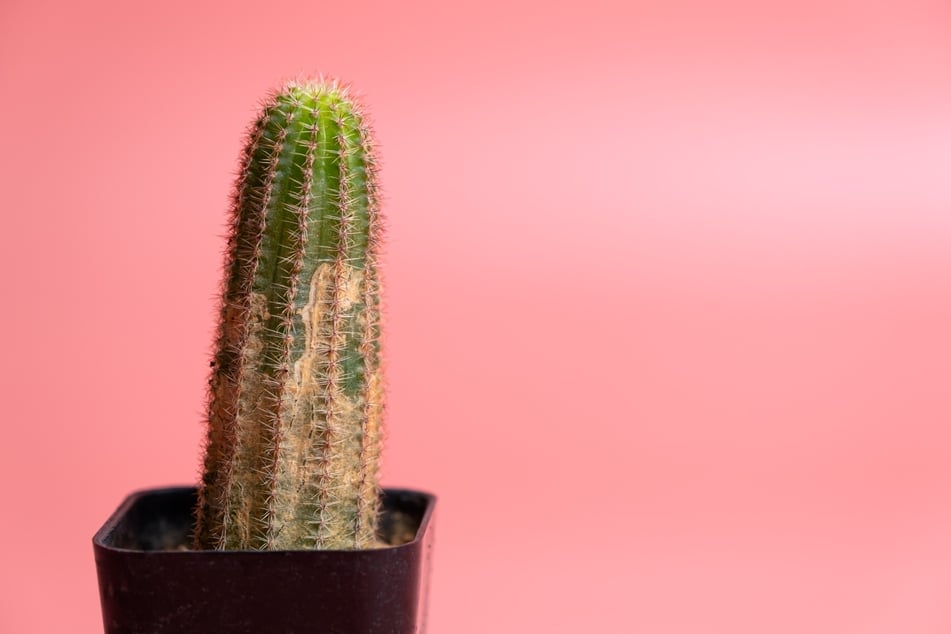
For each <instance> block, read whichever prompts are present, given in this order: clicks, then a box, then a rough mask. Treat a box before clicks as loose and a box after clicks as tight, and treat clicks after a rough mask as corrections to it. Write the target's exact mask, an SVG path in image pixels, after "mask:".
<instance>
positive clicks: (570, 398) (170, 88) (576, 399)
mask: <svg viewBox="0 0 951 634" xmlns="http://www.w3.org/2000/svg"><path fill="white" fill-rule="evenodd" d="M199 4H202V3H194V4H193V3H191V2H147V3H140V2H134V3H129V2H118V1H114V2H102V1H100V2H87V3H78V2H44V1H42V0H30V1H29V2H26V1H24V0H6V1H4V2H3V3H2V5H0V115H2V122H3V123H2V127H3V140H2V147H3V152H2V155H0V191H2V192H3V198H2V201H3V202H2V205H0V207H2V209H0V213H2V219H3V220H2V229H0V231H2V235H3V236H4V238H5V239H4V247H3V249H0V258H2V261H0V265H2V269H3V271H4V277H5V279H6V282H5V283H4V296H5V299H4V300H3V310H2V313H0V320H2V322H3V324H2V326H3V331H4V332H5V333H6V337H4V341H5V343H4V350H3V353H2V354H0V378H2V385H3V392H4V395H3V402H4V403H5V404H6V413H5V415H4V418H5V422H4V437H3V439H2V441H0V453H2V456H0V482H2V483H3V484H2V485H0V486H2V487H3V489H2V491H3V512H2V517H3V518H4V519H3V521H2V522H0V543H2V544H3V545H4V547H5V553H4V555H3V558H2V559H3V564H2V566H0V631H2V632H11V633H12V632H70V633H73V632H76V633H92V632H96V631H99V629H98V628H99V627H100V625H99V611H98V610H99V607H98V595H97V590H96V585H95V574H94V566H93V560H92V552H91V546H90V538H91V536H92V533H93V532H94V531H95V529H96V528H97V527H98V525H99V524H101V522H102V521H103V520H104V519H105V518H106V516H107V515H108V514H109V513H110V512H111V511H112V510H113V508H114V507H115V505H116V504H117V503H118V502H119V501H120V499H121V498H122V497H123V496H124V495H125V494H126V493H127V492H128V491H130V490H133V489H136V488H141V487H145V486H154V485H162V484H168V483H188V482H193V481H195V479H196V477H197V469H198V461H199V456H198V444H199V439H200V436H201V429H202V428H201V424H200V421H201V412H202V409H203V402H202V400H203V393H204V383H205V377H206V370H207V361H208V352H209V346H210V337H211V332H212V329H213V323H212V322H213V317H214V312H215V311H214V302H213V296H214V294H215V292H216V289H217V284H218V274H219V264H220V252H221V249H222V246H223V243H222V241H221V240H220V237H219V236H220V234H221V233H222V231H223V222H224V217H225V211H226V207H227V199H228V195H229V193H230V187H231V179H232V172H233V170H234V168H235V164H236V160H237V156H238V150H239V140H240V137H241V133H242V131H243V129H244V127H245V125H246V124H247V122H248V121H249V120H250V118H251V116H252V115H253V112H254V108H255V104H256V102H257V100H258V99H259V97H260V95H261V94H263V93H264V92H265V91H266V90H267V89H269V88H270V87H272V86H274V85H275V84H277V83H278V82H279V81H280V80H281V79H282V78H287V77H291V76H294V75H295V74H297V73H311V72H317V71H323V72H325V73H328V74H331V75H334V76H338V77H342V78H345V79H347V80H350V81H352V82H353V83H354V84H355V85H356V86H357V87H358V88H359V89H360V91H361V92H362V93H363V94H364V95H365V98H366V100H367V102H368V103H369V104H370V106H371V108H372V111H373V114H374V118H375V121H376V127H377V131H378V136H379V139H380V143H381V146H382V152H383V162H384V173H383V184H384V186H385V189H386V192H387V195H388V199H387V209H388V212H389V219H390V234H389V236H390V240H389V247H388V251H387V256H386V261H385V264H386V273H387V280H388V286H387V293H388V294H387V302H388V307H389V314H388V324H387V325H388V340H387V341H388V344H387V349H388V353H389V369H390V379H389V383H390V404H391V407H390V418H389V445H388V450H387V454H386V464H385V481H386V483H388V484H393V485H409V486H416V487H419V488H425V489H429V490H432V491H435V492H436V493H438V494H439V495H440V497H441V502H440V504H441V508H440V511H439V518H438V523H439V525H438V533H439V540H438V552H437V563H436V569H435V580H434V584H435V585H434V587H433V594H432V609H431V623H432V632H433V633H434V634H448V633H452V634H467V633H480V634H481V633H485V632H635V631H638V632H648V633H651V634H653V633H659V634H660V633H670V634H675V633H688V632H689V633H701V632H702V633H705V632H717V633H719V632H723V633H729V634H742V633H750V634H753V633H757V634H758V633H762V632H770V633H774V634H778V633H786V632H788V633H802V632H817V633H830V634H832V633H836V634H838V633H844V632H849V633H851V632H862V633H896V634H906V633H908V634H921V633H938V632H948V631H951V502H949V500H951V495H949V492H951V466H949V465H951V426H949V420H951V392H949V388H948V385H949V383H948V381H949V377H951V328H949V324H951V248H949V247H951V176H949V175H951V82H949V81H948V78H949V68H951V7H949V5H948V3H947V2H944V1H940V0H935V1H933V2H925V1H916V0H905V1H903V2H890V3H889V2H876V1H872V0H863V1H861V2H859V1H853V2H845V1H835V0H823V1H815V2H802V1H798V2H783V3H761V2H699V1H697V2H674V3H671V2H661V1H657V2H653V3H648V2H638V1H633V2H605V1H603V0H586V1H584V2H570V3H557V2H555V3H552V2H528V1H521V2H518V1H516V2H512V1H511V0H508V1H503V0H499V1H496V0H483V1H481V2H467V1H466V2H408V3H407V2H387V3H384V2H378V3H369V2H348V3H343V2H338V3H326V2H306V3H305V2H297V3H288V2H272V3H269V4H268V3H264V4H262V3H260V2H255V3H245V4H244V5H240V4H236V3H225V2H218V3H204V4H203V6H196V5H199ZM265 4H268V7H269V8H267V9H265V8H263V7H264V6H265ZM763 5H770V6H769V8H764V6H763ZM272 16H273V17H272Z"/></svg>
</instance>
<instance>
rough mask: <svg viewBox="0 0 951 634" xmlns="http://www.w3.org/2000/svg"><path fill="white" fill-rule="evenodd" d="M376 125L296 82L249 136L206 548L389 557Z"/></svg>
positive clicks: (229, 272)
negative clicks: (380, 536) (385, 548)
mask: <svg viewBox="0 0 951 634" xmlns="http://www.w3.org/2000/svg"><path fill="white" fill-rule="evenodd" d="M375 165H376V161H375V158H374V153H373V147H372V141H371V138H370V132H369V130H368V127H367V124H366V122H365V120H364V116H363V114H362V113H361V110H360V108H359V107H358V105H357V104H356V103H355V101H354V100H353V99H352V98H351V97H350V96H349V95H348V92H347V91H346V90H345V89H344V88H343V87H341V86H339V85H338V84H336V83H332V82H330V83H327V82H320V83H291V84H288V85H286V86H285V87H284V88H283V89H282V90H280V91H278V92H276V93H275V94H274V95H273V96H271V97H270V98H269V99H268V101H267V102H266V104H265V105H264V107H263V109H262V112H261V114H260V116H259V117H258V119H257V120H256V121H255V122H254V124H253V126H252V128H251V130H250V131H249V134H248V139H247V143H246V146H245V149H244V154H243V157H242V159H241V167H240V170H241V171H240V175H239V177H238V182H237V185H236V187H235V192H234V195H233V204H232V210H233V217H232V232H231V235H230V237H229V241H228V252H227V260H226V263H225V277H226V279H225V283H224V289H223V297H222V304H221V315H220V322H219V327H218V337H217V351H216V352H215V355H214V359H213V361H212V368H213V370H212V376H211V380H210V382H209V398H208V402H209V407H208V436H207V445H206V454H205V460H204V473H203V476H202V481H201V485H200V487H199V502H198V508H197V513H196V518H197V526H196V531H195V540H196V543H195V545H196V547H198V548H203V549H224V550H293V549H363V548H371V547H373V546H374V545H375V541H376V538H375V533H374V528H375V524H376V516H377V507H378V499H379V494H380V492H379V488H378V483H377V473H378V470H379V467H378V463H379V454H380V434H381V419H382V414H383V411H382V410H383V381H382V375H381V365H380V296H379V294H380V280H379V274H378V271H377V257H378V251H379V245H380V234H381V218H380V209H379V200H378V195H377V186H376V175H375V169H376V167H375Z"/></svg>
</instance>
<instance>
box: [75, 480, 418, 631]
mask: <svg viewBox="0 0 951 634" xmlns="http://www.w3.org/2000/svg"><path fill="white" fill-rule="evenodd" d="M195 500H196V490H195V489H194V488H193V487H182V488H171V489H155V490H148V491H140V492H137V493H133V494H132V495H130V496H129V497H128V498H126V500H125V501H124V502H123V503H122V505H121V506H120V507H119V508H118V510H116V512H115V513H113V515H112V517H110V518H109V519H108V520H107V521H106V523H105V525H104V526H103V527H102V528H101V529H99V531H98V532H97V533H96V535H95V536H94V537H93V549H94V551H95V556H96V569H97V572H98V574H99V594H100V597H101V599H102V618H103V623H104V626H105V632H106V634H120V633H122V634H126V633H130V634H131V633H133V632H134V633H136V634H142V633H151V632H156V633H157V632H168V633H170V634H171V633H174V634H188V633H192V632H194V633H199V632H200V633H201V634H209V633H212V632H214V633H219V632H220V633H227V632H254V633H255V634H261V633H270V632H274V633H278V634H284V633H287V634H290V633H292V632H294V633H302V632H321V633H328V634H330V633H332V634H384V633H385V634H411V633H413V634H416V633H422V632H424V631H425V614H426V611H425V607H426V606H425V603H426V595H427V587H428V577H429V569H430V561H431V554H432V547H433V511H434V507H435V502H436V498H435V497H434V496H432V495H429V494H427V493H420V492H417V491H407V490H395V489H387V490H385V491H384V492H383V498H382V502H383V514H382V518H381V532H382V533H383V535H384V537H390V536H392V535H394V534H396V533H399V532H406V531H407V530H408V531H409V532H410V535H409V536H410V537H411V535H412V531H413V529H415V538H412V539H411V541H409V542H407V543H404V544H401V545H399V546H389V547H386V548H379V549H374V550H349V551H344V550H331V551H313V550H306V551H303V550H302V551H270V552H259V551H209V550H186V549H184V544H186V543H187V540H188V535H189V534H190V532H191V529H192V523H193V517H192V511H193V509H194V507H195Z"/></svg>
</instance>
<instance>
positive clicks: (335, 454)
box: [93, 81, 435, 633]
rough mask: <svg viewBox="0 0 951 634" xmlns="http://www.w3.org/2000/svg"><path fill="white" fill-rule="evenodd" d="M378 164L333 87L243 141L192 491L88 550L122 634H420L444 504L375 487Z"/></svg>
mask: <svg viewBox="0 0 951 634" xmlns="http://www.w3.org/2000/svg"><path fill="white" fill-rule="evenodd" d="M375 172H376V160H375V157H374V152H373V147H372V141H371V137H370V133H369V130H368V127H367V124H366V122H365V119H364V116H363V114H362V113H361V110H360V108H359V107H358V105H357V103H356V102H355V101H354V100H353V98H352V97H351V96H350V95H349V93H348V91H347V90H346V89H345V88H344V87H342V86H341V85H339V84H337V83H336V82H325V81H317V82H292V83H289V84H287V85H285V86H284V87H283V88H282V89H281V90H279V91H277V92H276V93H275V94H274V95H272V96H271V97H270V98H269V99H268V100H267V102H266V103H265V105H264V107H263V109H262V111H261V114H260V116H259V117H258V118H257V120H256V121H255V122H254V124H253V126H252V128H251V129H250V131H249V134H248V139H247V144H246V147H245V150H244V153H243V157H242V159H241V168H240V175H239V178H238V182H237V185H236V187H235V192H234V196H233V201H232V209H233V218H232V232H231V235H230V238H229V242H228V250H227V259H226V263H225V275H226V280H225V284H224V290H223V297H222V302H221V313H220V322H219V328H218V334H217V348H216V352H215V354H214V358H213V360H212V362H211V365H212V375H211V379H210V381H209V397H208V420H207V422H208V433H207V442H206V447H205V458H204V466H203V475H202V479H201V482H200V484H199V486H198V487H197V488H195V487H182V488H175V489H162V490H151V491H143V492H139V493H136V494H133V495H131V496H130V497H129V498H128V499H126V501H125V502H124V503H123V504H122V505H121V506H120V507H119V509H118V510H117V511H116V513H115V514H114V515H113V516H112V517H111V518H110V519H109V520H108V521H107V522H106V524H105V525H104V526H103V528H102V529H100V531H99V532H98V533H97V534H96V536H95V537H94V539H93V542H94V550H95V556H96V565H97V570H98V574H99V581H100V595H101V599H102V608H103V621H104V624H105V630H106V632H109V633H118V632H175V633H181V632H212V631H214V632H340V633H349V632H353V633H358V632H359V633H370V632H381V633H382V632H387V633H403V632H406V633H409V632H421V631H423V629H424V623H423V619H424V613H425V609H424V607H425V606H424V602H425V594H426V584H427V575H428V561H429V554H430V549H431V545H432V513H433V507H434V503H435V498H433V497H432V496H431V495H428V494H425V493H420V492H417V491H409V490H386V491H381V490H380V489H379V486H378V483H377V476H378V471H379V466H378V462H379V454H380V443H381V431H382V418H383V377H382V374H381V353H380V278H379V272H378V268H377V267H378V253H379V246H380V238H381V230H382V228H381V217H380V209H379V197H378V192H377V185H376V180H375Z"/></svg>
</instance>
